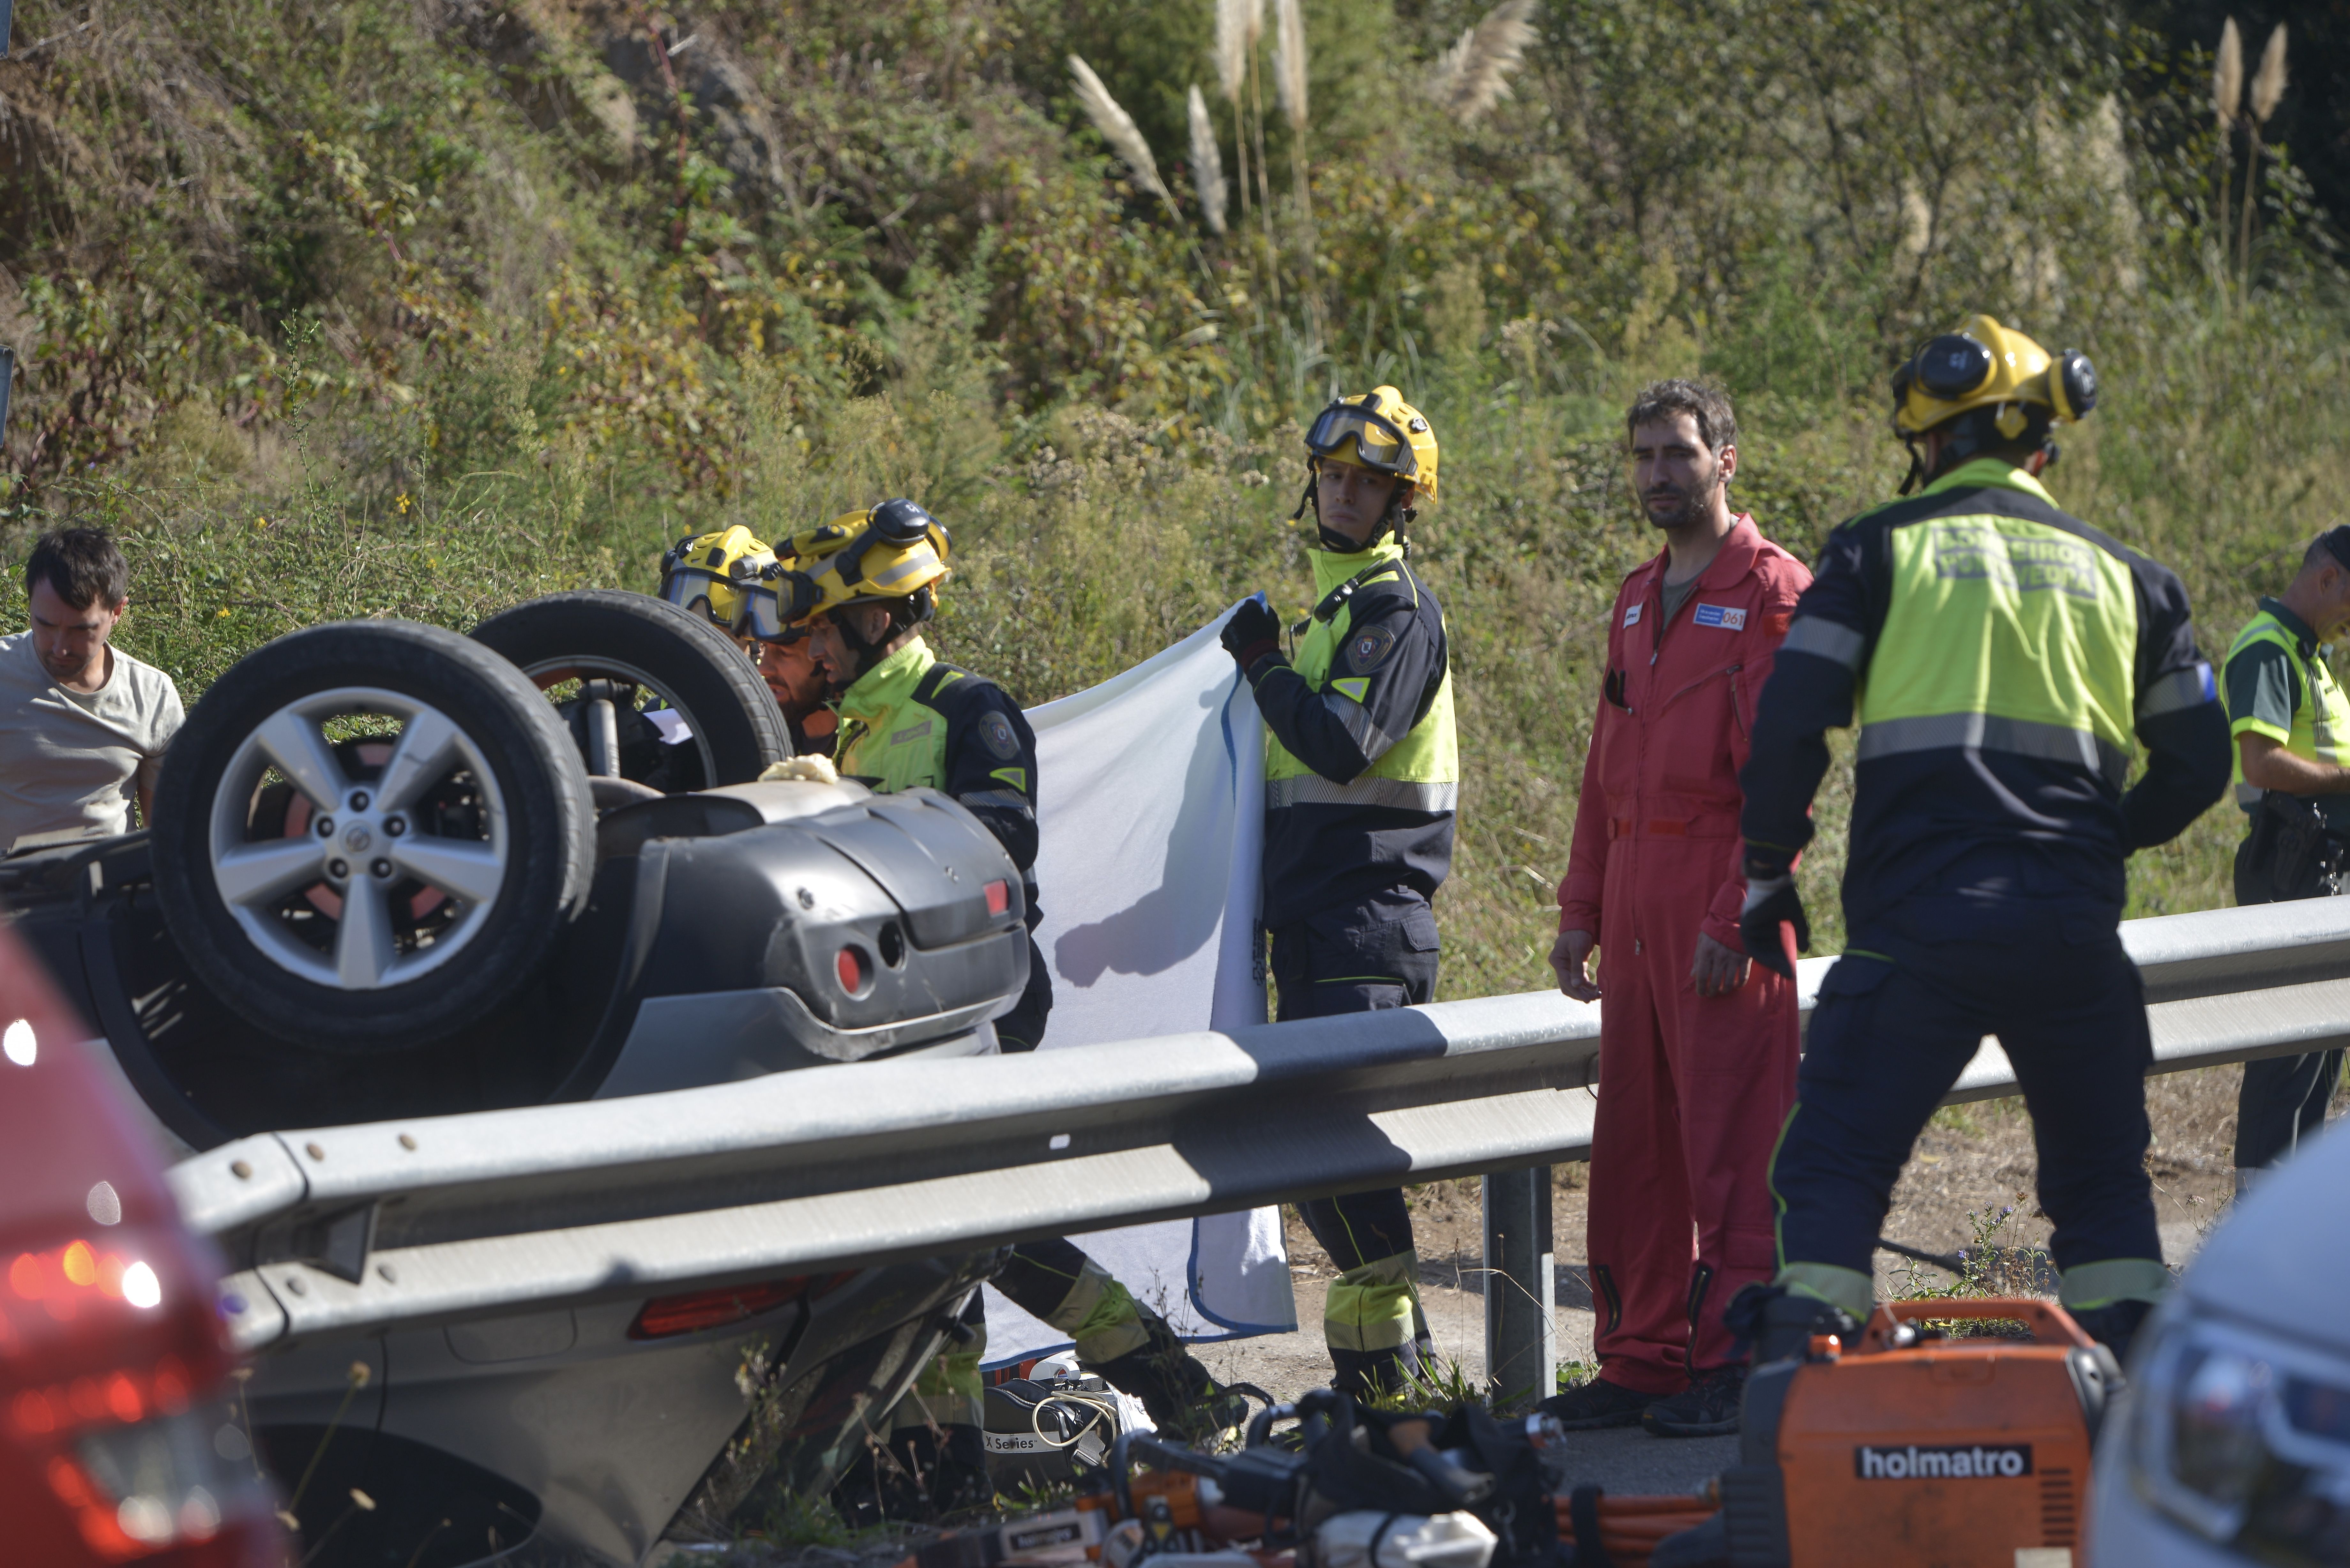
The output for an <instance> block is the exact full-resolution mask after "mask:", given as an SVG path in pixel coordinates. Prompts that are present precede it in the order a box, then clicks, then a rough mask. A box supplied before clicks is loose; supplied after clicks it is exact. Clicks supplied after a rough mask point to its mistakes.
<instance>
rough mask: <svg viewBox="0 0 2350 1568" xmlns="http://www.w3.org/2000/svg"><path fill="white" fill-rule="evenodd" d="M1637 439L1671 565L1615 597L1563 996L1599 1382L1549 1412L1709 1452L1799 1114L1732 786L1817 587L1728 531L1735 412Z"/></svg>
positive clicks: (1675, 421) (1565, 900) (1674, 399)
mask: <svg viewBox="0 0 2350 1568" xmlns="http://www.w3.org/2000/svg"><path fill="white" fill-rule="evenodd" d="M1626 427H1627V431H1628V433H1629V437H1630V443H1629V444H1630V453H1631V469H1632V486H1633V490H1634V492H1635V493H1637V494H1638V497H1639V500H1640V503H1641V504H1642V506H1643V507H1644V508H1645V509H1646V510H1647V512H1648V520H1649V521H1650V522H1651V523H1653V524H1656V525H1657V526H1658V527H1659V528H1660V529H1662V530H1663V531H1664V535H1665V548H1664V550H1663V552H1662V553H1661V554H1659V556H1657V557H1656V558H1655V559H1654V560H1651V561H1649V562H1648V563H1647V564H1646V565H1644V566H1639V567H1638V568H1637V569H1635V570H1634V571H1633V572H1632V573H1631V574H1630V575H1629V576H1627V577H1626V578H1625V579H1624V586H1623V587H1622V588H1621V589H1619V590H1618V591H1617V596H1616V607H1615V610H1614V612H1613V615H1612V616H1611V618H1610V619H1609V622H1608V630H1607V682H1606V691H1605V693H1604V695H1603V698H1602V700H1601V701H1600V703H1599V714H1598V718H1597V719H1596V721H1595V722H1594V723H1593V725H1592V732H1591V752H1590V754H1589V756H1588V757H1586V760H1585V763H1584V769H1583V798H1582V803H1581V805H1580V807H1579V809H1578V810H1577V811H1576V814H1575V844H1574V847H1573V849H1572V850H1571V851H1570V852H1569V855H1568V858H1567V873H1566V880H1565V882H1564V883H1562V884H1561V885H1560V887H1559V890H1558V906H1559V920H1558V924H1559V936H1558V944H1557V946H1556V947H1555V948H1553V949H1552V950H1551V955H1550V961H1551V967H1552V968H1553V969H1555V971H1557V972H1558V981H1559V989H1560V990H1562V991H1564V992H1565V993H1566V994H1567V995H1569V996H1571V997H1574V998H1575V999H1576V1000H1578V1001H1583V1002H1593V1001H1597V1000H1598V999H1599V997H1600V996H1601V994H1602V993H1603V992H1604V993H1605V994H1606V997H1607V1001H1606V1002H1605V1003H1604V1004H1603V1005H1602V1007H1601V1010H1600V1030H1599V1109H1598V1116H1597V1120H1596V1125H1595V1127H1594V1128H1593V1132H1592V1139H1591V1217H1590V1231H1589V1241H1588V1246H1589V1251H1588V1253H1587V1256H1588V1257H1589V1259H1590V1264H1591V1293H1592V1305H1593V1308H1594V1310H1595V1312H1596V1314H1597V1317H1598V1327H1597V1333H1596V1349H1597V1353H1598V1359H1599V1372H1598V1375H1597V1376H1596V1377H1594V1378H1593V1379H1592V1380H1591V1381H1590V1382H1588V1383H1586V1384H1584V1385H1583V1386H1580V1387H1577V1388H1573V1389H1570V1390H1568V1391H1567V1392H1566V1393H1564V1394H1561V1395H1559V1396H1558V1397H1555V1399H1552V1400H1550V1401H1548V1402H1547V1403H1546V1404H1545V1405H1544V1409H1546V1410H1548V1411H1550V1412H1551V1413H1552V1414H1554V1415H1555V1416H1557V1417H1559V1418H1560V1420H1562V1421H1563V1422H1565V1425H1566V1426H1567V1427H1569V1428H1592V1427H1628V1426H1630V1425H1632V1424H1633V1423H1634V1422H1636V1421H1637V1422H1638V1423H1639V1424H1640V1425H1642V1426H1643V1427H1645V1428H1647V1429H1648V1431H1650V1432H1652V1433H1654V1434H1656V1435H1657V1436H1659V1437H1708V1436H1715V1435H1719V1434H1721V1433H1726V1432H1734V1431H1736V1430H1737V1429H1738V1409H1739V1400H1740V1397H1741V1395H1742V1392H1743V1391H1744V1387H1745V1376H1746V1372H1745V1366H1744V1364H1743V1361H1742V1358H1741V1357H1740V1356H1738V1355H1736V1354H1735V1353H1734V1352H1733V1351H1732V1349H1731V1339H1730V1334H1729V1331H1728V1330H1727V1329H1725V1328H1724V1327H1723V1326H1722V1323H1721V1309H1722V1307H1723V1305H1724V1303H1727V1302H1728V1301H1729V1300H1730V1298H1731V1295H1733V1294H1734V1293H1736V1292H1737V1290H1738V1288H1739V1287H1740V1286H1742V1285H1743V1284H1746V1283H1748V1282H1751V1281H1767V1280H1769V1279H1770V1278H1771V1277H1772V1275H1773V1272H1775V1271H1776V1269H1777V1267H1778V1251H1777V1244H1776V1241H1775V1238H1774V1233H1773V1209H1772V1201H1771V1191H1770V1186H1769V1176H1770V1166H1771V1148H1772V1144H1773V1140H1774V1139H1776V1138H1777V1137H1778V1136H1779V1127H1780V1124H1781V1123H1782V1122H1783V1121H1784V1120H1785V1119H1786V1116H1787V1111H1788V1107H1789V1106H1792V1105H1793V1104H1794V1096H1795V1059H1796V1051H1797V1034H1796V1019H1795V988H1794V984H1793V983H1792V982H1791V981H1786V980H1783V979H1781V978H1780V977H1779V976H1777V975H1775V974H1773V973H1771V972H1770V971H1767V970H1763V969H1759V968H1756V967H1755V966H1754V965H1752V963H1751V962H1750V961H1748V958H1747V955H1746V952H1745V950H1744V949H1743V948H1742V947H1741V946H1740V942H1739V936H1738V917H1739V912H1740V909H1741V907H1742V905H1743V903H1744V901H1745V897H1746V884H1745V880H1744V878H1743V877H1742V875H1741V870H1740V844H1741V840H1740V838H1739V828H1738V815H1739V810H1740V807H1741V806H1742V804H1743V797H1742V795H1741V794H1740V793H1739V787H1738V770H1739V768H1740V767H1741V766H1742V765H1743V764H1744V763H1745V762H1746V747H1747V736H1748V734H1749V732H1751V731H1752V726H1753V722H1754V701H1755V697H1756V695H1757V694H1758V693H1760V692H1761V691H1762V690H1763V681H1764V680H1766V679H1767V678H1768V677H1769V675H1770V673H1771V661H1772V658H1773V655H1774V654H1775V653H1776V652H1777V650H1778V647H1779V642H1780V639H1782V638H1783V637H1784V636H1785V635H1786V631H1787V621H1788V618H1789V616H1790V614H1791V612H1793V610H1794V607H1795V600H1796V598H1797V597H1798V596H1799V595H1801V594H1802V593H1803V591H1804V588H1805V587H1809V586H1810V584H1811V580H1812V575H1811V573H1810V572H1808V571H1806V570H1804V566H1803V564H1802V563H1801V562H1800V561H1798V560H1796V559H1795V558H1794V556H1790V555H1788V554H1787V553H1786V552H1785V551H1784V550H1782V549H1781V548H1779V546H1777V545H1773V544H1772V543H1771V542H1770V541H1769V540H1768V539H1765V538H1763V535H1761V534H1760V533H1758V532H1757V531H1756V530H1755V527H1754V520H1753V519H1752V517H1749V516H1747V515H1745V514H1733V513H1731V510H1730V501H1729V495H1728V487H1729V483H1730V478H1731V474H1732V473H1734V472H1736V471H1737V467H1738V449H1737V446H1736V444H1735V441H1736V437H1737V433H1738V431H1737V424H1736V421H1735V420H1734V419H1733V417H1732V415H1731V408H1730V400H1729V399H1727V398H1726V397H1724V396H1723V395H1722V394H1721V393H1720V392H1718V391H1715V390H1713V389H1711V388H1707V387H1702V386H1699V385H1697V384H1695V383H1693V382H1689V381H1660V382H1658V383H1656V384H1655V385H1653V386H1650V387H1648V388H1647V389H1644V390H1642V392H1641V393H1640V395H1639V397H1638V399H1637V400H1635V401H1634V402H1633V404H1632V407H1631V410H1630V411H1629V412H1628V413H1627V416H1626ZM1595 945H1596V946H1597V948H1598V949H1599V950H1600V953H1601V955H1602V956H1601V961H1600V967H1599V979H1598V981H1597V983H1596V984H1595V983H1594V982H1593V981H1592V980H1591V979H1590V977H1589V975H1588V974H1587V972H1586V965H1587V962H1588V961H1589V959H1590V956H1591V950H1592V948H1593V947H1594V946H1595Z"/></svg>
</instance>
